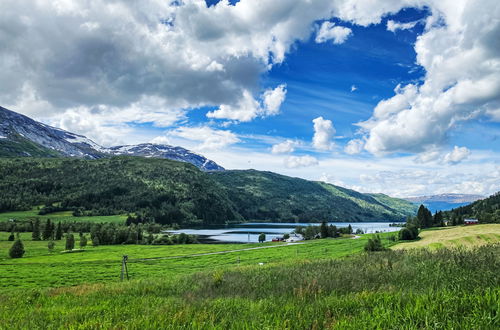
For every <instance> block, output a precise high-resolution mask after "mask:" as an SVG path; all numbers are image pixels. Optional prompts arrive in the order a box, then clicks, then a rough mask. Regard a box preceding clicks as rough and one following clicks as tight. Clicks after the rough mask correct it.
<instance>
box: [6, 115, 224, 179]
mask: <svg viewBox="0 0 500 330" xmlns="http://www.w3.org/2000/svg"><path fill="white" fill-rule="evenodd" d="M118 155H127V156H139V157H153V158H166V159H172V160H177V161H182V162H187V163H191V164H193V165H195V166H196V167H198V168H199V169H201V170H204V171H223V170H224V168H223V167H222V166H220V165H218V164H217V163H215V162H214V161H212V160H210V159H207V158H205V157H204V156H202V155H199V154H196V153H194V152H192V151H190V150H187V149H185V148H182V147H175V146H170V145H166V144H153V143H141V144H137V145H127V146H114V147H109V148H105V147H102V146H100V145H99V144H97V143H95V142H94V141H92V140H91V139H89V138H87V137H86V136H84V135H80V134H75V133H71V132H68V131H65V130H63V129H60V128H57V127H52V126H49V125H46V124H43V123H40V122H37V121H36V120H34V119H31V118H29V117H28V116H25V115H22V114H19V113H17V112H14V111H12V110H9V109H6V108H3V107H1V106H0V156H8V157H16V156H22V157H31V156H35V157H51V158H53V157H75V158H85V159H99V158H104V157H110V156H118Z"/></svg>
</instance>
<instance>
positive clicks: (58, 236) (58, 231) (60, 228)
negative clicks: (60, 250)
mask: <svg viewBox="0 0 500 330" xmlns="http://www.w3.org/2000/svg"><path fill="white" fill-rule="evenodd" d="M62 235H63V232H62V227H61V222H58V223H57V229H56V236H55V239H56V240H57V241H60V240H61V239H62Z"/></svg>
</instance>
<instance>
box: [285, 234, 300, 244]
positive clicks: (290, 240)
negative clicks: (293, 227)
mask: <svg viewBox="0 0 500 330" xmlns="http://www.w3.org/2000/svg"><path fill="white" fill-rule="evenodd" d="M303 240H304V237H303V236H302V235H300V234H290V237H289V238H287V239H286V240H285V242H287V243H293V242H298V241H303Z"/></svg>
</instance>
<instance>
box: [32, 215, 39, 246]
mask: <svg viewBox="0 0 500 330" xmlns="http://www.w3.org/2000/svg"><path fill="white" fill-rule="evenodd" d="M31 239H32V240H33V241H39V240H40V220H38V219H36V220H35V223H34V224H33V232H32V233H31Z"/></svg>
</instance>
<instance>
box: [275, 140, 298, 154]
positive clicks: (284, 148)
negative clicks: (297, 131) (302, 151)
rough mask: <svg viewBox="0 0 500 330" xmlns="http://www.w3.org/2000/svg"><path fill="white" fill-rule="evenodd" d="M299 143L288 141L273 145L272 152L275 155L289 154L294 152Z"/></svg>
mask: <svg viewBox="0 0 500 330" xmlns="http://www.w3.org/2000/svg"><path fill="white" fill-rule="evenodd" d="M296 144H297V143H296V142H295V141H292V140H286V141H284V142H281V143H278V144H275V145H273V147H272V149H271V152H272V153H273V154H288V153H291V152H294V150H295V145H296Z"/></svg>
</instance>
